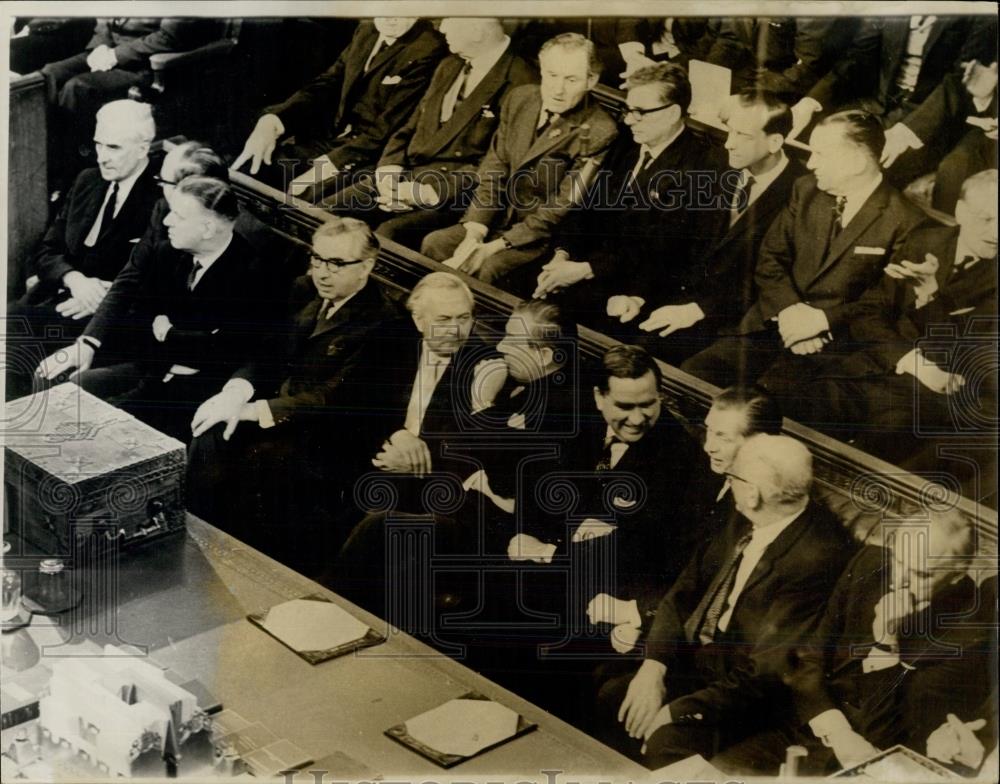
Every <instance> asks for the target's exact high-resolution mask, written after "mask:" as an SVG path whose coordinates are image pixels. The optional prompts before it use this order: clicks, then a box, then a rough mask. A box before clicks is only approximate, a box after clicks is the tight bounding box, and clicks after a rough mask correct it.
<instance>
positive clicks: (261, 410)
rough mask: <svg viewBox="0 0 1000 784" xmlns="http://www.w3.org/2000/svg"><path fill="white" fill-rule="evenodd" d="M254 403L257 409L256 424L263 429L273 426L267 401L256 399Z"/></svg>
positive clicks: (272, 418)
mask: <svg viewBox="0 0 1000 784" xmlns="http://www.w3.org/2000/svg"><path fill="white" fill-rule="evenodd" d="M254 405H255V407H256V409H257V424H259V425H260V426H261V427H262V428H264V429H267V428H269V427H274V415H273V414H272V413H271V406H269V405H268V403H267V401H266V400H258V401H257V402H256V403H254Z"/></svg>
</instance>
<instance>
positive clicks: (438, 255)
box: [420, 223, 465, 261]
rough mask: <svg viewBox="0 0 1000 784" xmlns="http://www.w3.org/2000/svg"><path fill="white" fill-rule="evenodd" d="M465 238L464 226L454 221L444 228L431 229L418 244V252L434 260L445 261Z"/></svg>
mask: <svg viewBox="0 0 1000 784" xmlns="http://www.w3.org/2000/svg"><path fill="white" fill-rule="evenodd" d="M463 239H465V226H462V225H461V224H458V223H456V224H455V225H454V226H449V227H448V228H445V229H438V230H437V231H432V232H431V233H430V234H428V235H427V236H426V237H424V241H423V242H422V243H421V244H420V252H421V253H423V254H424V255H425V256H427V257H428V258H431V259H434V261H447V260H448V259H450V258H451V257H452V254H454V253H455V248H457V247H458V246H459V244H460V243H461V242H462V240H463Z"/></svg>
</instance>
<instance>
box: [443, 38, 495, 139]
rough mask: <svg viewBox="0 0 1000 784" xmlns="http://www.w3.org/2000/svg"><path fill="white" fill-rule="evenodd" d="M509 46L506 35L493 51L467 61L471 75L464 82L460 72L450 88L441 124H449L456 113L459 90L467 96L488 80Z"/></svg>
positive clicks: (445, 99)
mask: <svg viewBox="0 0 1000 784" xmlns="http://www.w3.org/2000/svg"><path fill="white" fill-rule="evenodd" d="M508 46H510V36H507V35H505V36H504V37H503V40H502V41H501V42H500V43H499V44H497V45H496V46H494V47H493V48H492V49H487V50H486V51H484V52H480V53H478V54H477V55H476V56H475V57H470V58H469V59H468V60H466V65H467V66H468V67H469V74H468V76H466V77H465V80H464V81H463V80H462V76H461V72H459V76H458V77H457V78H456V79H455V82H454V83H453V84H452V85H451V87H449V88H448V92H446V93H445V94H444V98H443V99H442V101H441V122H443V123H444V122H447V121H448V120H449V119H451V116H452V114H454V113H455V106H456V105H457V104H458V97H459V95H458V94H459V90H462V91H463V92H464V93H465V95H466V96H468V95H469V94H470V93H471V92H472V91H473V90H475V89H476V88H477V87H478V86H479V83H480V82H481V81H483V79H484V78H486V74H488V73H489V72H490V69H491V68H492V67H493V66H494V65H496V64H497V62H498V61H499V60H500V58H501V57H503V53H504V52H506V51H507V47H508Z"/></svg>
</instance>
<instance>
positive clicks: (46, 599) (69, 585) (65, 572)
mask: <svg viewBox="0 0 1000 784" xmlns="http://www.w3.org/2000/svg"><path fill="white" fill-rule="evenodd" d="M34 577H35V580H34V585H32V586H31V587H30V588H29V590H28V591H27V592H26V593H25V598H26V599H27V600H28V601H29V603H30V606H31V609H32V610H33V611H34V612H35V613H37V614H39V615H58V614H59V613H63V612H66V611H67V610H71V609H73V608H74V607H76V606H77V605H78V604H79V603H80V600H81V599H82V598H83V595H82V592H81V591H79V590H78V589H75V588H74V586H73V574H72V572H71V571H70V570H69V569H67V568H66V564H65V563H64V562H63V561H62V560H60V559H59V558H46V559H44V560H43V561H42V562H41V563H39V564H38V574H37V575H35V576H34Z"/></svg>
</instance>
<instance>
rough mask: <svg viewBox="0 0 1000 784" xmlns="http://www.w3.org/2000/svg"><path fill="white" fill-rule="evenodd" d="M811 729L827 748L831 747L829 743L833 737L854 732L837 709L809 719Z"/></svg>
mask: <svg viewBox="0 0 1000 784" xmlns="http://www.w3.org/2000/svg"><path fill="white" fill-rule="evenodd" d="M809 729H811V730H812V731H813V734H814V735H815V736H816V737H817V738H819V739H820V740H822V741H823V743H824V745H827V746H829V745H830V744H829V743H828V742H827V741H828V740H829V739H830V738H831V737H833V736H835V735H839V734H841V733H843V732H854V730H853V729H852V727H851V723H850V722H849V721H848V720H847V717H846V716H845V715H844V714H843V713H842V712H841V711H840V710H839V709H837V708H831V709H830V710H825V711H823V712H822V713H820V714H817V715H816V716H813V717H812V718H811V719H809Z"/></svg>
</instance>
